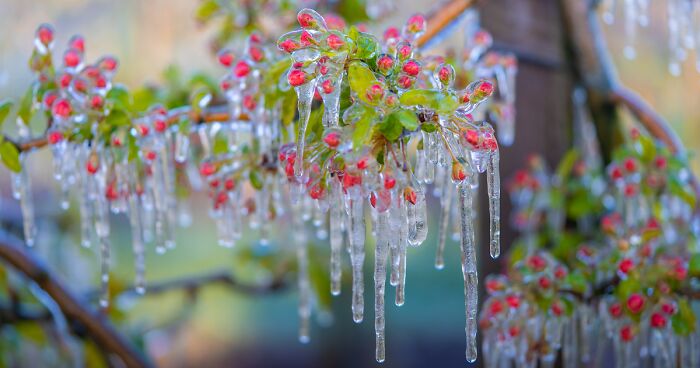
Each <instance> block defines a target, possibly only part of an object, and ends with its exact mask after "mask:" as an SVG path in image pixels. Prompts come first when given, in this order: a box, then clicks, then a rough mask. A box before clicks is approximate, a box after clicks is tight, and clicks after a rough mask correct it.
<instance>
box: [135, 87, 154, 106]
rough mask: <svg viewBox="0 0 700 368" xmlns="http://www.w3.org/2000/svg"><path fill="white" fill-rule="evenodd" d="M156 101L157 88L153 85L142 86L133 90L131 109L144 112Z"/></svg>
mask: <svg viewBox="0 0 700 368" xmlns="http://www.w3.org/2000/svg"><path fill="white" fill-rule="evenodd" d="M157 102H158V90H157V89H156V88H153V87H149V86H146V87H143V88H139V89H137V90H135V91H134V92H133V103H132V110H133V111H135V112H144V111H146V110H148V109H149V108H150V107H151V106H153V105H154V104H155V103H157Z"/></svg>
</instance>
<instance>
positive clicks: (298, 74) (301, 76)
mask: <svg viewBox="0 0 700 368" xmlns="http://www.w3.org/2000/svg"><path fill="white" fill-rule="evenodd" d="M287 81H288V82H289V85H290V86H292V87H298V86H301V85H302V84H304V83H306V73H305V72H304V71H303V70H300V69H292V70H291V71H289V74H287Z"/></svg>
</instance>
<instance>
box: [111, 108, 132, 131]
mask: <svg viewBox="0 0 700 368" xmlns="http://www.w3.org/2000/svg"><path fill="white" fill-rule="evenodd" d="M104 125H107V126H108V127H110V128H116V127H123V126H124V127H125V126H129V125H131V119H130V118H129V115H128V114H127V113H126V112H125V111H124V110H122V109H119V108H118V109H114V110H112V111H110V113H109V115H107V117H106V118H105V124H104Z"/></svg>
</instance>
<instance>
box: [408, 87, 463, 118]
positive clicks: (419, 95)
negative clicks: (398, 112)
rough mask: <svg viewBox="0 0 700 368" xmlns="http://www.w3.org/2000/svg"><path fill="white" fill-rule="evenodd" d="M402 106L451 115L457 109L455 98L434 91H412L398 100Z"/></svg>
mask: <svg viewBox="0 0 700 368" xmlns="http://www.w3.org/2000/svg"><path fill="white" fill-rule="evenodd" d="M399 101H401V104H402V105H404V106H421V107H426V108H429V109H432V110H435V111H436V112H438V113H453V112H454V111H455V110H456V109H457V107H459V100H458V99H457V96H455V95H453V94H451V93H447V92H443V91H439V90H434V89H412V90H410V91H406V92H405V93H404V94H403V95H401V97H400V98H399Z"/></svg>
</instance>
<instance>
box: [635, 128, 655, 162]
mask: <svg viewBox="0 0 700 368" xmlns="http://www.w3.org/2000/svg"><path fill="white" fill-rule="evenodd" d="M637 139H638V140H637V145H636V146H637V147H636V148H637V152H638V153H639V156H640V158H641V159H642V161H643V162H645V163H650V162H652V161H653V160H654V158H656V145H655V144H654V141H653V140H652V139H651V137H649V136H646V135H643V134H641V135H640V136H639V137H638V138H637Z"/></svg>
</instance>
